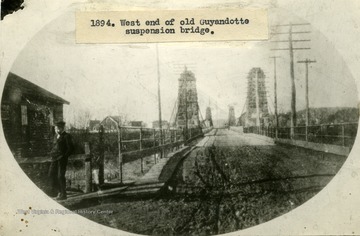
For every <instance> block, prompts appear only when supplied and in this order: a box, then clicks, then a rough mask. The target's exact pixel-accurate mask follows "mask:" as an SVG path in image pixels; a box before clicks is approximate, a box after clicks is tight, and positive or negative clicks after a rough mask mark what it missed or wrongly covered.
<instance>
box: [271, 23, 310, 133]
mask: <svg viewBox="0 0 360 236" xmlns="http://www.w3.org/2000/svg"><path fill="white" fill-rule="evenodd" d="M305 25H310V24H309V23H300V24H293V23H290V24H283V25H276V26H277V27H289V30H288V32H279V33H278V32H275V33H273V34H274V35H282V34H283V35H284V34H285V35H286V34H287V35H288V40H274V41H271V42H279V43H281V42H287V43H289V48H273V49H271V50H272V51H278V50H287V51H289V54H290V79H291V125H290V136H291V138H294V135H295V132H294V127H295V126H296V87H295V73H294V51H295V50H309V49H310V48H309V47H296V48H295V47H294V46H293V43H296V42H309V41H310V40H309V39H300V40H297V39H293V35H294V34H308V33H311V31H293V27H294V26H305Z"/></svg>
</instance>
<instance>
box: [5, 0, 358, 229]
mask: <svg viewBox="0 0 360 236" xmlns="http://www.w3.org/2000/svg"><path fill="white" fill-rule="evenodd" d="M9 2H11V1H7V0H2V1H1V5H2V10H1V14H2V15H1V19H2V20H1V23H0V26H1V24H3V25H5V24H6V23H7V21H16V17H17V14H19V15H21V14H22V12H25V11H26V9H27V4H29V5H30V3H31V2H33V1H29V3H28V2H27V1H26V0H25V1H23V2H22V3H21V1H19V4H20V5H18V6H12V5H11V4H10V3H9ZM84 2H87V1H84ZM280 2H282V1H280ZM308 2H311V1H308ZM323 2H324V1H323ZM337 2H339V1H337ZM349 2H354V5H356V6H357V7H360V6H359V4H358V3H356V4H355V2H356V1H349ZM202 3H203V5H202V6H203V7H206V8H210V9H219V8H220V7H221V6H224V5H222V4H221V3H220V2H218V3H217V4H215V3H213V4H210V3H205V2H202ZM6 4H7V5H6ZM13 4H15V3H13ZM79 4H80V3H79ZM107 4H109V3H107ZM157 4H158V5H161V3H157ZM248 4H249V5H246V4H243V5H242V4H240V3H239V4H237V3H234V2H232V3H230V2H229V3H228V5H227V6H225V7H228V8H231V9H234V8H245V9H246V7H248V6H251V7H252V8H267V14H268V22H267V24H268V30H269V32H268V39H266V40H246V41H245V40H240V41H236V40H233V41H209V42H149V43H145V42H144V43H78V42H77V41H76V37H75V32H76V22H75V12H76V11H79V9H80V6H81V4H80V5H76V4H74V5H75V6H74V5H72V6H71V7H70V8H69V9H67V10H66V11H63V12H61V14H60V13H57V16H56V17H53V18H52V20H49V21H48V22H46V24H45V23H44V24H43V27H41V28H40V30H39V31H37V32H36V33H35V34H34V35H33V36H32V37H28V38H27V42H26V44H24V45H23V47H21V50H20V49H19V50H18V53H17V55H16V57H14V60H13V63H11V65H8V66H9V69H7V70H1V76H2V77H1V78H2V79H3V78H4V80H2V81H1V85H2V87H1V88H2V89H1V90H2V95H1V113H0V114H1V130H2V134H1V135H2V137H3V138H2V140H1V149H2V153H4V152H5V151H7V153H9V155H6V159H7V162H10V161H12V164H11V166H12V168H16V169H14V170H13V171H15V170H16V171H19V173H20V172H21V174H15V175H18V176H23V177H24V180H22V182H24V183H25V181H26V183H31V186H30V187H31V188H36V189H37V190H36V191H37V192H36V194H38V195H33V194H29V195H28V194H27V190H26V189H24V191H22V192H18V194H20V195H21V196H22V197H24V198H31V199H36V198H38V197H39V198H41V199H45V198H46V199H47V202H53V203H54V204H58V208H54V207H49V206H47V205H46V204H44V205H43V206H41V205H39V201H37V205H36V204H35V205H23V206H17V205H16V206H14V212H8V217H9V221H10V218H11V221H16V222H17V223H16V226H14V227H12V228H13V231H14V233H19V234H20V233H22V234H28V235H33V231H31V230H32V229H31V227H33V226H32V221H35V220H36V218H37V217H48V219H56V220H55V221H65V222H68V221H69V219H70V217H74V216H77V217H81V218H84V219H86V220H88V222H90V223H97V225H96V227H103V226H107V227H110V228H112V229H114V230H116V231H112V233H113V234H116V232H118V233H124V234H126V235H128V234H129V235H130V234H137V235H221V234H227V233H234V234H232V235H240V234H241V233H240V232H243V231H240V230H245V229H250V228H252V227H256V226H261V225H262V224H265V223H271V222H272V221H273V220H274V219H276V220H279V219H280V218H281V217H286V216H287V215H288V214H292V213H293V212H299V210H301V209H302V208H303V207H304V208H306V205H308V204H313V205H314V201H315V200H314V199H319V195H320V196H321V198H323V199H324V198H325V199H327V200H321V199H320V200H317V201H315V202H323V203H324V204H330V205H336V203H335V202H333V201H332V200H329V199H332V198H331V197H328V198H327V197H326V196H328V195H329V193H328V192H326V191H327V190H326V188H327V186H328V185H331V183H334V181H336V180H335V179H337V178H338V177H339V176H338V173H344V172H345V173H346V171H348V172H349V173H350V174H352V175H353V178H354V179H355V178H358V177H357V176H358V175H359V174H360V173H359V170H358V169H357V168H358V167H356V165H355V164H354V165H355V167H354V169H351V164H352V163H353V162H357V161H358V160H357V159H355V158H354V157H356V153H355V154H353V149H355V148H356V137H357V131H358V121H359V93H358V88H359V87H358V85H359V78H357V77H356V76H357V75H354V74H353V73H352V71H351V70H350V69H349V66H356V65H355V63H357V64H359V58H360V57H358V61H356V62H353V63H354V64H351V65H349V60H345V59H344V55H343V54H341V53H340V52H339V51H338V49H337V48H336V47H335V46H334V44H333V43H332V41H331V39H329V38H327V37H326V35H325V34H324V32H322V31H321V30H319V29H318V27H315V26H314V24H313V22H311V21H308V20H306V19H304V18H303V17H301V16H298V15H297V14H296V12H295V13H294V12H291V11H289V10H287V9H285V8H282V7H281V4H278V3H277V1H269V2H267V3H263V5H262V4H260V3H258V4H256V3H248ZM324 4H325V3H324ZM126 5H127V6H130V5H131V4H130V3H127V4H126ZM144 5H145V3H144ZM158 5H156V6H158ZM308 5H309V3H307V6H308ZM325 5H326V4H325ZM325 5H324V6H317V7H318V8H319V9H322V7H324V9H325V10H326V6H330V5H331V3H329V4H328V5H326V6H325ZM89 6H91V5H89ZM89 6H88V7H85V9H86V10H92V11H95V10H97V9H96V8H95V7H94V8H91V7H89ZM162 6H163V7H164V5H162ZM165 6H167V5H166V4H165ZM4 7H7V9H6V8H5V9H4ZM308 7H309V6H308ZM193 8H194V7H193ZM225 9H226V8H225ZM308 9H311V8H310V7H309V8H308ZM219 11H221V9H219ZM309 11H310V10H309ZM40 14H41V13H40ZM308 14H311V13H308ZM341 14H344V13H341ZM209 19H213V16H209ZM323 21H324V20H323ZM214 22H215V21H214ZM216 22H217V24H225V23H226V19H216ZM322 23H323V24H325V23H324V22H322ZM358 23H359V22H358ZM214 24H215V23H214ZM250 24H251V21H250ZM334 30H335V29H334ZM336 30H340V31H341V27H340V26H339V29H336ZM357 30H358V29H357ZM139 37H141V36H139ZM358 46H359V45H357V46H356V47H354V48H356V50H358V49H359V47H358ZM2 47H6V45H2ZM347 47H351V45H348V46H347ZM354 50H355V49H354ZM4 73H5V74H4ZM4 150H5V151H4ZM357 155H358V154H357ZM351 156H352V157H353V158H350V157H351ZM3 158H4V159H5V156H3V155H2V156H1V159H3ZM10 159H11V160H10ZM349 161H351V162H350V164H349V165H350V167H345V168H344V163H349ZM7 165H8V166H10V165H9V164H7ZM5 172H6V171H5ZM9 172H10V171H9ZM0 177H1V178H6V177H3V173H2V174H1V176H0ZM332 180H334V181H332ZM341 185H342V184H341V182H336V184H335V185H334V184H333V188H337V187H338V188H341ZM6 186H9V185H5V184H4V185H2V186H1V192H3V190H4V189H5V188H6ZM324 191H325V192H326V194H324ZM3 194H5V192H3ZM351 194H352V193H351V192H347V193H346V197H352V196H351ZM354 194H355V192H354V193H353V195H354ZM357 194H359V192H357ZM335 195H336V194H335ZM2 196H3V195H2ZM357 196H358V195H357ZM337 197H338V198H342V199H344V197H343V195H341V196H340V195H339V196H337ZM0 200H1V198H0ZM40 203H41V202H40ZM315 205H316V204H315ZM52 206H55V205H52ZM318 206H319V207H320V206H323V205H321V204H319V205H318ZM323 207H324V208H326V206H323ZM357 207H358V206H353V209H354V211H355V210H356V209H357ZM307 209H309V208H307ZM331 209H333V210H332V212H333V213H334V215H336V214H337V213H336V211H337V210H336V208H331ZM334 209H335V210H334ZM319 211H320V210H319ZM310 214H312V212H309V215H310ZM55 216H56V218H55ZM327 217H328V218H332V216H329V215H327ZM334 217H336V216H334ZM348 217H349V216H348ZM356 217H357V218H356V219H355V222H354V221H353V222H354V223H353V225H351V223H349V226H344V227H349V229H350V228H351V232H350V234H351V233H352V235H356V234H359V233H360V231H357V232H356V231H354V228H355V229H358V230H360V221H359V219H360V217H359V215H357V216H356ZM74 219H75V218H74ZM295 219H296V218H295ZM293 220H294V218H293ZM294 221H295V220H294ZM346 222H348V221H346ZM349 222H351V215H350V221H349ZM90 223H89V224H90ZM339 223H340V222H339ZM48 224H50V223H47V225H46V227H45V226H44V229H43V232H42V233H43V234H44V235H58V234H64V235H69V234H70V231H66V232H65V231H64V230H65V229H63V228H57V226H51V227H50V226H48ZM71 224H78V223H77V222H76V220H75V221H72V223H71ZM279 224H281V223H279ZM287 224H288V223H287ZM314 225H316V224H314ZM314 225H313V226H307V225H304V226H301V229H302V230H303V231H301V232H297V233H296V234H298V235H301V234H339V232H337V231H326V232H325V231H320V230H322V228H321V226H320V228H321V229H319V230H318V228H317V227H318V226H316V227H315V226H314ZM1 227H2V226H0V232H1ZM79 227H80V226H79ZM85 227H87V226H84V229H79V231H77V232H76V233H74V234H72V235H92V232H90V229H89V230H85ZM94 227H95V226H94ZM289 227H290V226H289ZM307 227H309V229H307ZM307 230H309V231H307ZM34 232H35V231H34ZM36 232H38V231H36ZM40 232H41V231H40ZM99 232H102V234H105V229H104V231H99ZM255 232H256V231H255ZM345 233H346V234H349V232H345ZM11 234H12V232H10V231H9V232H8V231H5V232H4V235H11ZM97 234H101V233H97ZM252 234H255V233H248V234H247V235H252ZM264 234H276V235H277V234H286V235H289V234H295V233H294V232H290V231H286V230H285V231H283V232H281V231H280V230H279V231H277V230H276V229H274V231H272V232H265V233H264ZM256 235H259V233H256Z"/></svg>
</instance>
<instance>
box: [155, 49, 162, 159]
mask: <svg viewBox="0 0 360 236" xmlns="http://www.w3.org/2000/svg"><path fill="white" fill-rule="evenodd" d="M156 61H157V75H158V108H159V129H160V142H159V146H161V145H162V144H163V135H162V118H161V93H160V65H159V47H158V44H156ZM161 157H162V151H161V153H160V158H161Z"/></svg>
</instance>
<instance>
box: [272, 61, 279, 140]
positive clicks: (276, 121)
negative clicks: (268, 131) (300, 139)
mask: <svg viewBox="0 0 360 236" xmlns="http://www.w3.org/2000/svg"><path fill="white" fill-rule="evenodd" d="M270 58H273V59H274V110H275V127H276V129H275V137H276V138H278V132H279V131H278V129H279V117H278V110H277V81H276V58H280V57H270Z"/></svg>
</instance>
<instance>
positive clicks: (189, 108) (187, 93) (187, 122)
mask: <svg viewBox="0 0 360 236" xmlns="http://www.w3.org/2000/svg"><path fill="white" fill-rule="evenodd" d="M175 125H176V127H178V128H185V129H187V128H188V129H191V128H198V127H200V119H199V104H198V95H197V90H196V78H195V75H194V73H193V72H191V71H190V70H188V69H187V68H186V67H185V70H184V71H183V72H182V73H181V75H180V78H179V89H178V106H177V113H176V118H175Z"/></svg>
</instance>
